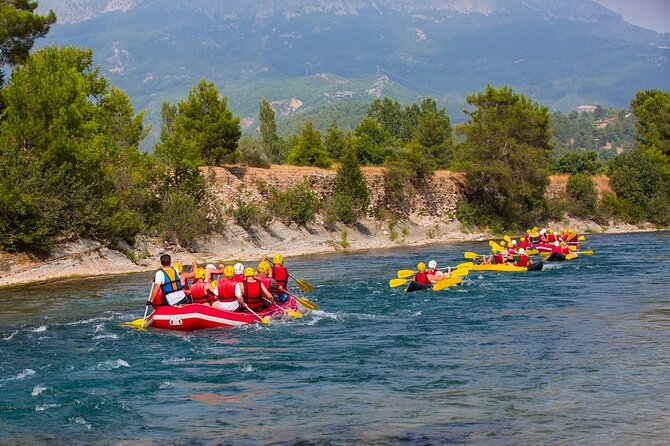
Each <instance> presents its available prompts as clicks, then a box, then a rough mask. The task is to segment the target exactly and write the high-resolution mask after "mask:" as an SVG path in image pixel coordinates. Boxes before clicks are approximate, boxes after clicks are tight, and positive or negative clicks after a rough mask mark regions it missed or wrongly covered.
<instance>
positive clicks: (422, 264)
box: [416, 262, 426, 273]
mask: <svg viewBox="0 0 670 446" xmlns="http://www.w3.org/2000/svg"><path fill="white" fill-rule="evenodd" d="M416 269H418V270H419V272H420V273H422V272H424V271H425V270H426V264H425V263H423V262H419V264H418V265H416Z"/></svg>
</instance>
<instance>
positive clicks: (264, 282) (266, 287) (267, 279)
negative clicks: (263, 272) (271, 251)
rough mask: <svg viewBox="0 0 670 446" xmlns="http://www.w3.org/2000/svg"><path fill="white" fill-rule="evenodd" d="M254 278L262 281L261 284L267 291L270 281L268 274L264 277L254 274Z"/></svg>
mask: <svg viewBox="0 0 670 446" xmlns="http://www.w3.org/2000/svg"><path fill="white" fill-rule="evenodd" d="M256 280H258V281H259V282H260V283H262V284H263V286H265V289H266V290H268V291H269V290H270V281H271V280H272V279H270V278H269V277H268V276H265V277H262V276H261V277H258V276H256Z"/></svg>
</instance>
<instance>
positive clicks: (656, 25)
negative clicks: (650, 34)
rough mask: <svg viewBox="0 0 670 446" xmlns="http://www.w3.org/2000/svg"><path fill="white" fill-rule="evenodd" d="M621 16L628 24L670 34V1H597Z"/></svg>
mask: <svg viewBox="0 0 670 446" xmlns="http://www.w3.org/2000/svg"><path fill="white" fill-rule="evenodd" d="M595 1H596V2H597V3H600V4H601V5H603V6H605V7H606V8H608V9H611V10H612V11H615V12H618V13H619V14H621V15H622V16H623V18H624V20H626V21H627V22H630V23H632V24H633V25H637V26H641V27H643V28H649V29H653V30H654V31H658V32H665V33H668V32H670V0H595Z"/></svg>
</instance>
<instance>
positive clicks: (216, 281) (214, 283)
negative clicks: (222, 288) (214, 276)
mask: <svg viewBox="0 0 670 446" xmlns="http://www.w3.org/2000/svg"><path fill="white" fill-rule="evenodd" d="M217 283H218V280H212V281H211V282H210V283H209V284H210V285H211V286H212V288H216V284H217Z"/></svg>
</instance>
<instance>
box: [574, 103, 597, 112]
mask: <svg viewBox="0 0 670 446" xmlns="http://www.w3.org/2000/svg"><path fill="white" fill-rule="evenodd" d="M597 108H598V106H597V105H588V104H584V105H578V106H577V107H575V110H577V111H578V112H588V113H593V112H594V111H596V109H597Z"/></svg>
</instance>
